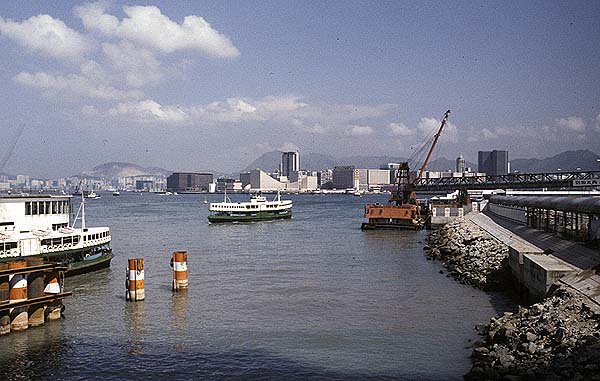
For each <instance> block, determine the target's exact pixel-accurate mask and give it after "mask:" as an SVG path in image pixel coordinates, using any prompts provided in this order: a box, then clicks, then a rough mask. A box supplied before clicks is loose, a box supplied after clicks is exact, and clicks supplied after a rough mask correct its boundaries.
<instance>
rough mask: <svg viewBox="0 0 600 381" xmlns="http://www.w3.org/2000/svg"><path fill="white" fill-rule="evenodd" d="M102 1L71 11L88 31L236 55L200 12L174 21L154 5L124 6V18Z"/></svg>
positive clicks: (169, 48)
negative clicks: (112, 11)
mask: <svg viewBox="0 0 600 381" xmlns="http://www.w3.org/2000/svg"><path fill="white" fill-rule="evenodd" d="M107 8H108V7H107V4H106V3H102V2H100V3H88V4H83V5H80V6H78V7H76V8H75V15H76V16H77V17H79V18H80V19H81V21H82V22H83V26H84V27H85V28H86V29H87V30H89V31H96V32H99V33H102V34H105V35H108V36H113V37H117V38H121V39H126V40H129V41H132V42H135V43H137V44H140V45H143V46H145V47H146V48H149V49H154V50H157V51H160V52H164V53H171V52H174V51H178V50H187V49H190V50H197V51H201V52H203V53H205V54H208V55H211V56H214V57H222V58H231V57H237V56H239V55H240V52H239V50H238V49H237V48H236V47H235V46H234V45H233V43H232V42H231V40H230V39H229V38H228V37H227V36H225V35H224V34H222V33H219V32H218V31H217V30H215V29H214V28H213V27H212V26H211V25H210V23H208V22H207V21H206V20H205V19H204V18H202V17H200V16H194V15H191V16H186V17H184V19H183V23H181V24H178V23H176V22H174V21H172V20H171V19H170V18H168V17H167V16H165V15H163V14H162V13H161V10H160V9H159V8H157V7H155V6H125V7H123V12H125V14H126V15H127V17H126V18H124V19H123V20H120V21H119V19H118V18H117V17H115V16H113V15H110V14H107V13H106V11H107Z"/></svg>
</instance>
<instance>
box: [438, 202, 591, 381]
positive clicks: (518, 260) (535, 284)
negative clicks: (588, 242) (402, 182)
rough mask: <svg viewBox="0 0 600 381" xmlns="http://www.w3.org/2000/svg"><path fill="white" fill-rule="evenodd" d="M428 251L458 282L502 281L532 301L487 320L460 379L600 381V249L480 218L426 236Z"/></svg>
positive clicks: (478, 284) (482, 284)
mask: <svg viewBox="0 0 600 381" xmlns="http://www.w3.org/2000/svg"><path fill="white" fill-rule="evenodd" d="M429 245H430V247H429V248H428V249H429V251H428V253H429V256H430V257H434V258H439V259H442V260H443V261H444V262H445V266H446V267H447V268H448V272H449V274H451V275H452V276H454V277H456V278H457V280H459V281H461V282H462V283H466V284H471V285H473V286H475V287H479V288H482V289H484V290H487V289H490V287H489V286H490V284H494V282H496V281H497V280H498V279H502V282H500V283H497V282H496V284H500V285H503V286H505V287H507V288H508V287H511V288H514V289H516V290H517V291H518V294H519V299H520V300H521V301H524V302H526V303H532V302H538V303H536V304H533V305H529V307H527V308H524V307H519V309H518V311H514V312H506V313H505V314H504V316H501V317H500V318H492V319H491V321H490V323H489V324H487V325H486V326H485V327H484V328H483V332H482V334H483V335H484V337H483V339H482V340H481V341H479V342H477V343H475V345H474V349H473V362H474V366H473V368H472V369H471V371H470V372H469V373H468V374H467V375H465V378H466V379H468V380H500V379H524V380H526V379H536V380H537V379H600V376H598V375H599V374H600V276H599V275H598V274H596V270H598V269H600V253H599V252H598V251H594V250H591V249H589V248H586V247H584V246H582V245H579V244H577V243H575V242H571V241H565V240H563V239H561V238H558V237H555V236H552V235H551V234H549V233H545V232H541V231H538V230H534V229H529V228H527V227H525V226H520V225H518V224H516V223H514V222H511V221H508V220H504V219H501V218H498V216H494V215H485V214H483V213H469V214H468V215H466V216H465V217H464V218H459V219H456V220H454V221H452V222H450V223H448V224H447V225H445V226H444V227H442V228H441V229H440V230H438V231H434V232H432V233H431V235H430V239H429ZM506 273H508V274H510V276H509V277H502V276H500V275H501V274H506ZM594 377H596V378H594Z"/></svg>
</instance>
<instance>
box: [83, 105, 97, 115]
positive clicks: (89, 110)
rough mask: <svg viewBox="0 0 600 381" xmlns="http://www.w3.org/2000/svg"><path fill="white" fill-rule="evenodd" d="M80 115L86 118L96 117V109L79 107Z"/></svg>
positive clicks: (85, 106) (89, 106) (88, 106)
mask: <svg viewBox="0 0 600 381" xmlns="http://www.w3.org/2000/svg"><path fill="white" fill-rule="evenodd" d="M81 113H82V114H83V115H86V116H93V115H96V114H97V113H98V111H97V110H96V107H94V106H92V105H84V106H82V107H81Z"/></svg>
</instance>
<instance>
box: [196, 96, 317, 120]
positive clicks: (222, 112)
mask: <svg viewBox="0 0 600 381" xmlns="http://www.w3.org/2000/svg"><path fill="white" fill-rule="evenodd" d="M306 106H307V105H306V104H304V103H301V102H299V98H298V97H294V96H283V97H274V96H269V97H264V98H260V99H250V98H239V97H232V98H227V99H226V100H225V101H215V102H211V103H209V104H207V105H201V106H194V107H191V108H190V114H191V115H192V117H193V118H194V119H195V120H198V121H202V122H205V123H211V124H214V123H240V122H250V121H266V120H287V121H289V123H296V124H297V123H302V121H300V120H299V119H296V121H295V122H293V120H294V118H293V115H294V113H295V112H296V111H298V110H301V109H302V108H303V107H306Z"/></svg>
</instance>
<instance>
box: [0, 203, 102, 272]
mask: <svg viewBox="0 0 600 381" xmlns="http://www.w3.org/2000/svg"><path fill="white" fill-rule="evenodd" d="M70 212H71V196H68V195H42V194H40V195H2V196H0V262H9V261H14V260H19V259H24V258H28V257H42V258H44V259H45V260H47V261H52V262H61V263H63V264H65V265H66V266H68V270H67V272H66V275H75V274H80V273H84V272H88V271H93V270H97V269H100V268H103V267H108V266H109V265H110V261H111V259H112V258H113V254H112V250H111V248H110V241H111V237H110V229H109V228H107V227H96V228H87V227H86V226H85V202H84V201H83V199H82V204H81V206H80V208H79V211H78V213H77V215H78V216H79V213H81V228H79V229H76V228H74V225H75V221H73V224H71V223H70V221H69V214H70ZM75 220H77V217H76V218H75Z"/></svg>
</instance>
